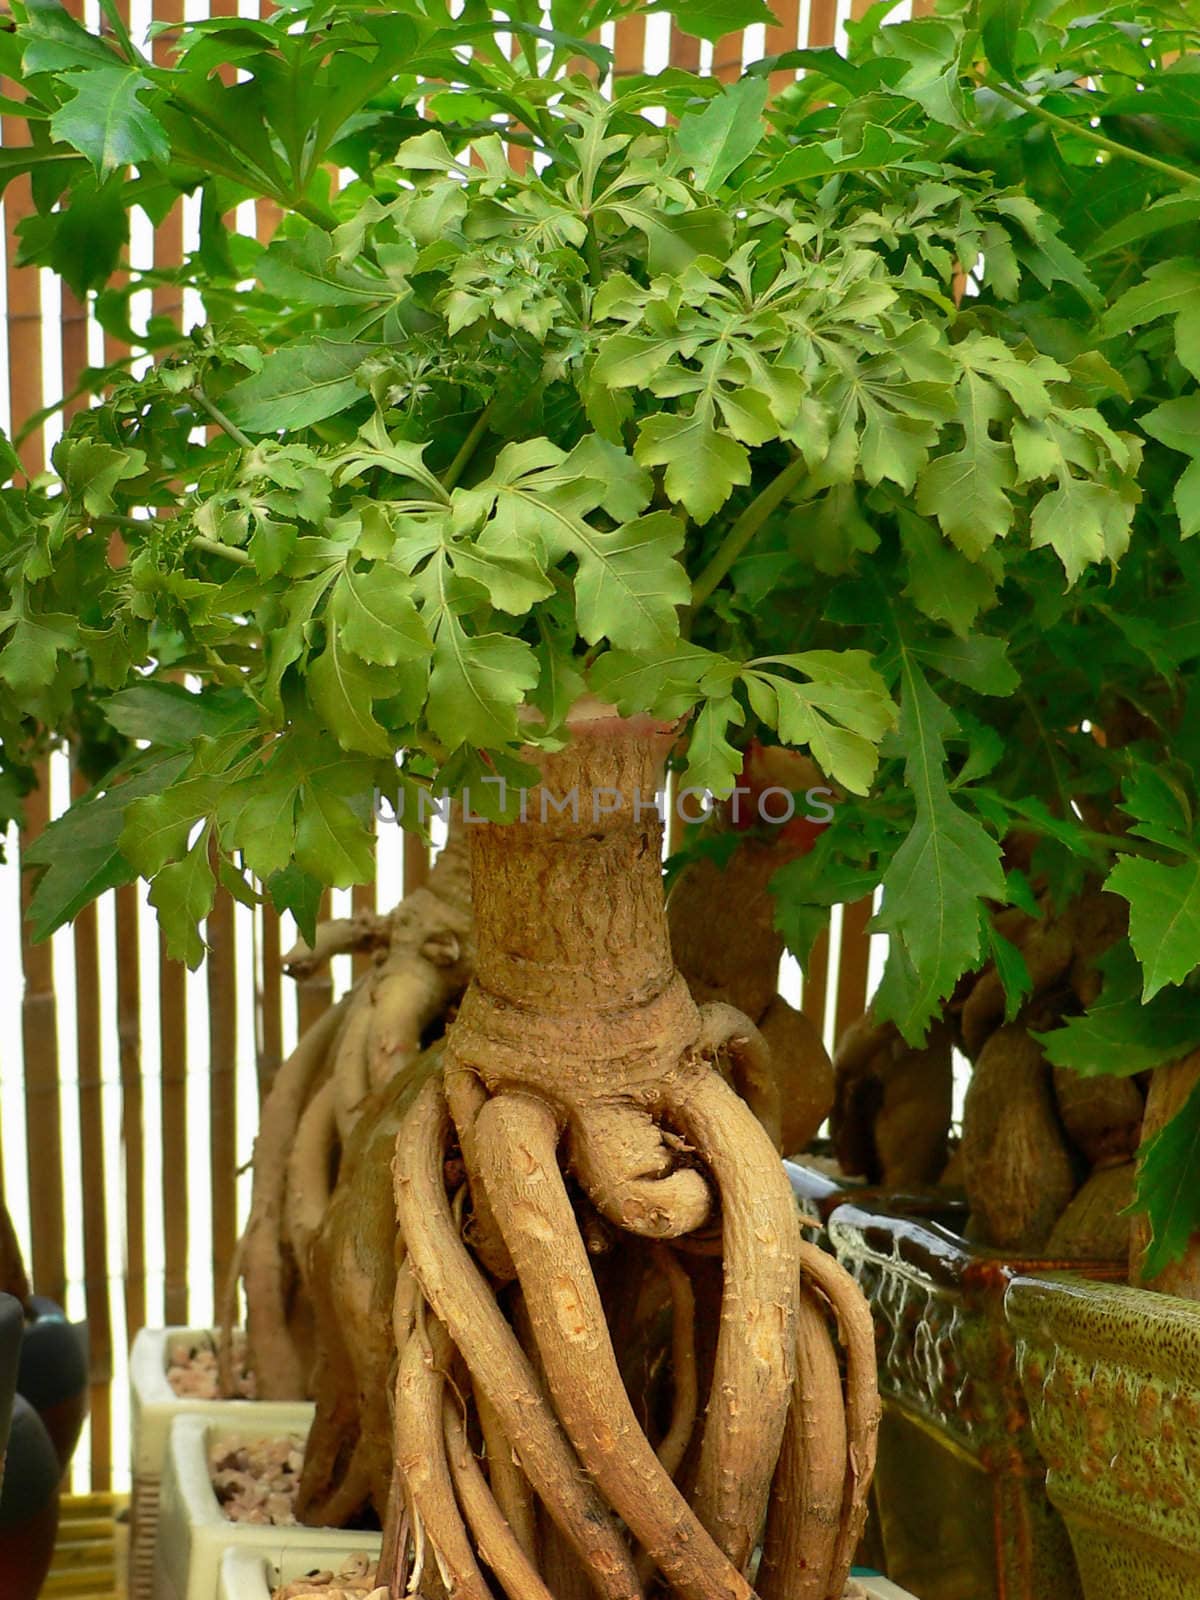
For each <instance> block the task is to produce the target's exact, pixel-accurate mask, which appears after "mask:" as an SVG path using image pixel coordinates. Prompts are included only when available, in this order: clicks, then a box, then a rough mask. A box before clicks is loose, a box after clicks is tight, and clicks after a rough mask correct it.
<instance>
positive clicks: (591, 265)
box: [583, 217, 604, 289]
mask: <svg viewBox="0 0 1200 1600" xmlns="http://www.w3.org/2000/svg"><path fill="white" fill-rule="evenodd" d="M585 226H586V228H587V233H586V234H585V235H584V240H583V259H584V260H585V261H586V262H587V269H588V282H589V283H590V284H591V286H592V288H593V289H598V288H599V287H600V285H601V284H602V283H603V282H604V263H603V262H602V261H601V259H600V241H599V240H598V239H597V237H596V224H595V223H594V222H593V221H592V219H591V217H589V218H588V219H587V222H586V223H585Z"/></svg>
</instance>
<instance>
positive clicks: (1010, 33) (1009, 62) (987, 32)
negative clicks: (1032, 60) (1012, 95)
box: [980, 0, 1024, 83]
mask: <svg viewBox="0 0 1200 1600" xmlns="http://www.w3.org/2000/svg"><path fill="white" fill-rule="evenodd" d="M1023 12H1024V0H983V4H982V5H981V6H980V23H981V30H980V31H981V34H982V37H983V48H984V49H985V50H986V51H987V58H988V60H989V61H990V62H991V63H992V65H993V66H994V67H996V68H998V69H999V71H1000V75H1001V77H1003V78H1004V80H1005V81H1006V82H1007V83H1016V82H1017V76H1016V49H1017V36H1018V34H1019V33H1020V31H1021V20H1022V13H1023Z"/></svg>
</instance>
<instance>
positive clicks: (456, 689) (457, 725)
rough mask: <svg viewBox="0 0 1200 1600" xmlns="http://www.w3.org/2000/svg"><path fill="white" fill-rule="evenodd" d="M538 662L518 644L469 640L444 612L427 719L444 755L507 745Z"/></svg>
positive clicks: (500, 638)
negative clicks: (468, 748)
mask: <svg viewBox="0 0 1200 1600" xmlns="http://www.w3.org/2000/svg"><path fill="white" fill-rule="evenodd" d="M537 672H538V669H537V657H536V656H535V655H534V653H533V651H532V650H531V649H530V647H529V646H528V645H527V644H526V643H525V642H524V641H523V640H521V639H512V638H509V637H508V636H507V635H506V634H502V633H485V634H476V635H472V634H469V633H467V631H466V629H465V628H464V627H463V625H462V623H461V622H460V621H459V620H458V618H457V617H456V616H455V615H454V614H453V612H450V611H447V612H445V613H444V614H443V615H442V618H441V620H440V621H439V622H438V625H437V629H436V632H435V634H434V653H433V674H432V676H431V678H430V680H429V706H428V710H427V713H426V715H427V716H428V719H429V726H430V727H431V729H432V730H433V732H434V734H435V735H436V736H437V737H438V738H439V739H441V740H442V741H443V743H444V744H445V745H446V746H447V748H448V749H454V748H455V747H456V746H457V745H459V744H463V743H465V744H473V745H477V746H479V747H480V748H483V749H486V748H487V747H488V746H490V745H502V744H508V743H511V742H512V741H513V740H514V739H515V738H516V737H517V707H518V706H519V705H520V704H521V703H522V701H523V700H524V698H525V695H526V694H527V692H528V691H529V690H530V689H532V688H533V686H534V684H535V683H536V682H537Z"/></svg>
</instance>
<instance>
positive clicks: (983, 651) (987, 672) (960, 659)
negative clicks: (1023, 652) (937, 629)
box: [913, 633, 1021, 695]
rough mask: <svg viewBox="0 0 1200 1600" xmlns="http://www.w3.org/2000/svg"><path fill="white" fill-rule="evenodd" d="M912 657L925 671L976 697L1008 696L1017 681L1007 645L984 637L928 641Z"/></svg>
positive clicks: (972, 636)
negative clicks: (930, 668) (961, 686)
mask: <svg viewBox="0 0 1200 1600" xmlns="http://www.w3.org/2000/svg"><path fill="white" fill-rule="evenodd" d="M913 655H914V656H916V658H917V659H918V660H919V661H923V662H924V663H925V665H926V666H927V667H932V668H933V670H934V671H935V672H940V673H941V675H942V676H943V677H944V678H952V679H953V680H954V682H955V683H965V684H966V686H967V688H968V689H974V690H975V691H976V692H977V693H978V694H994V695H1010V694H1013V693H1015V691H1016V690H1017V689H1018V688H1019V687H1020V683H1021V677H1020V674H1019V673H1018V671H1017V669H1016V668H1015V667H1014V666H1013V664H1012V662H1011V661H1010V660H1009V659H1008V644H1007V642H1006V641H1005V640H1004V639H997V638H995V637H994V636H992V635H988V634H984V633H975V634H972V635H971V637H970V638H969V639H929V640H926V641H924V642H923V643H921V644H919V645H916V646H914V647H913Z"/></svg>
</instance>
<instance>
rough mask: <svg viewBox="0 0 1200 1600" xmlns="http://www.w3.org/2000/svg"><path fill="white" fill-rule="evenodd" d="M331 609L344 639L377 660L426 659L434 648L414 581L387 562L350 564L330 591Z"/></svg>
mask: <svg viewBox="0 0 1200 1600" xmlns="http://www.w3.org/2000/svg"><path fill="white" fill-rule="evenodd" d="M329 615H330V619H331V622H332V625H333V627H334V629H335V630H336V633H337V636H338V639H339V641H340V643H341V645H342V646H343V647H344V648H345V649H346V650H350V651H352V652H353V653H354V654H355V655H356V656H359V657H360V658H361V659H362V660H363V661H369V662H371V663H372V664H374V665H375V666H381V667H394V666H396V665H397V663H398V662H401V661H423V660H425V659H427V658H428V656H429V655H430V654H431V653H432V650H433V643H432V641H431V639H430V637H429V630H428V629H427V628H426V626H425V624H424V622H422V620H421V616H420V613H419V612H418V611H417V608H416V605H415V604H414V602H413V598H412V585H411V584H410V583H409V582H408V580H406V579H405V578H404V577H403V576H402V575H401V574H400V573H399V572H397V570H396V568H395V567H392V566H389V565H387V563H385V562H382V561H377V562H375V563H373V564H372V565H371V566H370V567H368V568H367V569H366V570H365V571H363V572H354V571H351V570H349V569H347V570H346V571H345V572H344V573H343V574H342V575H341V577H340V578H339V579H338V580H337V583H336V584H335V585H334V588H333V592H332V593H331V595H330V597H329Z"/></svg>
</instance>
